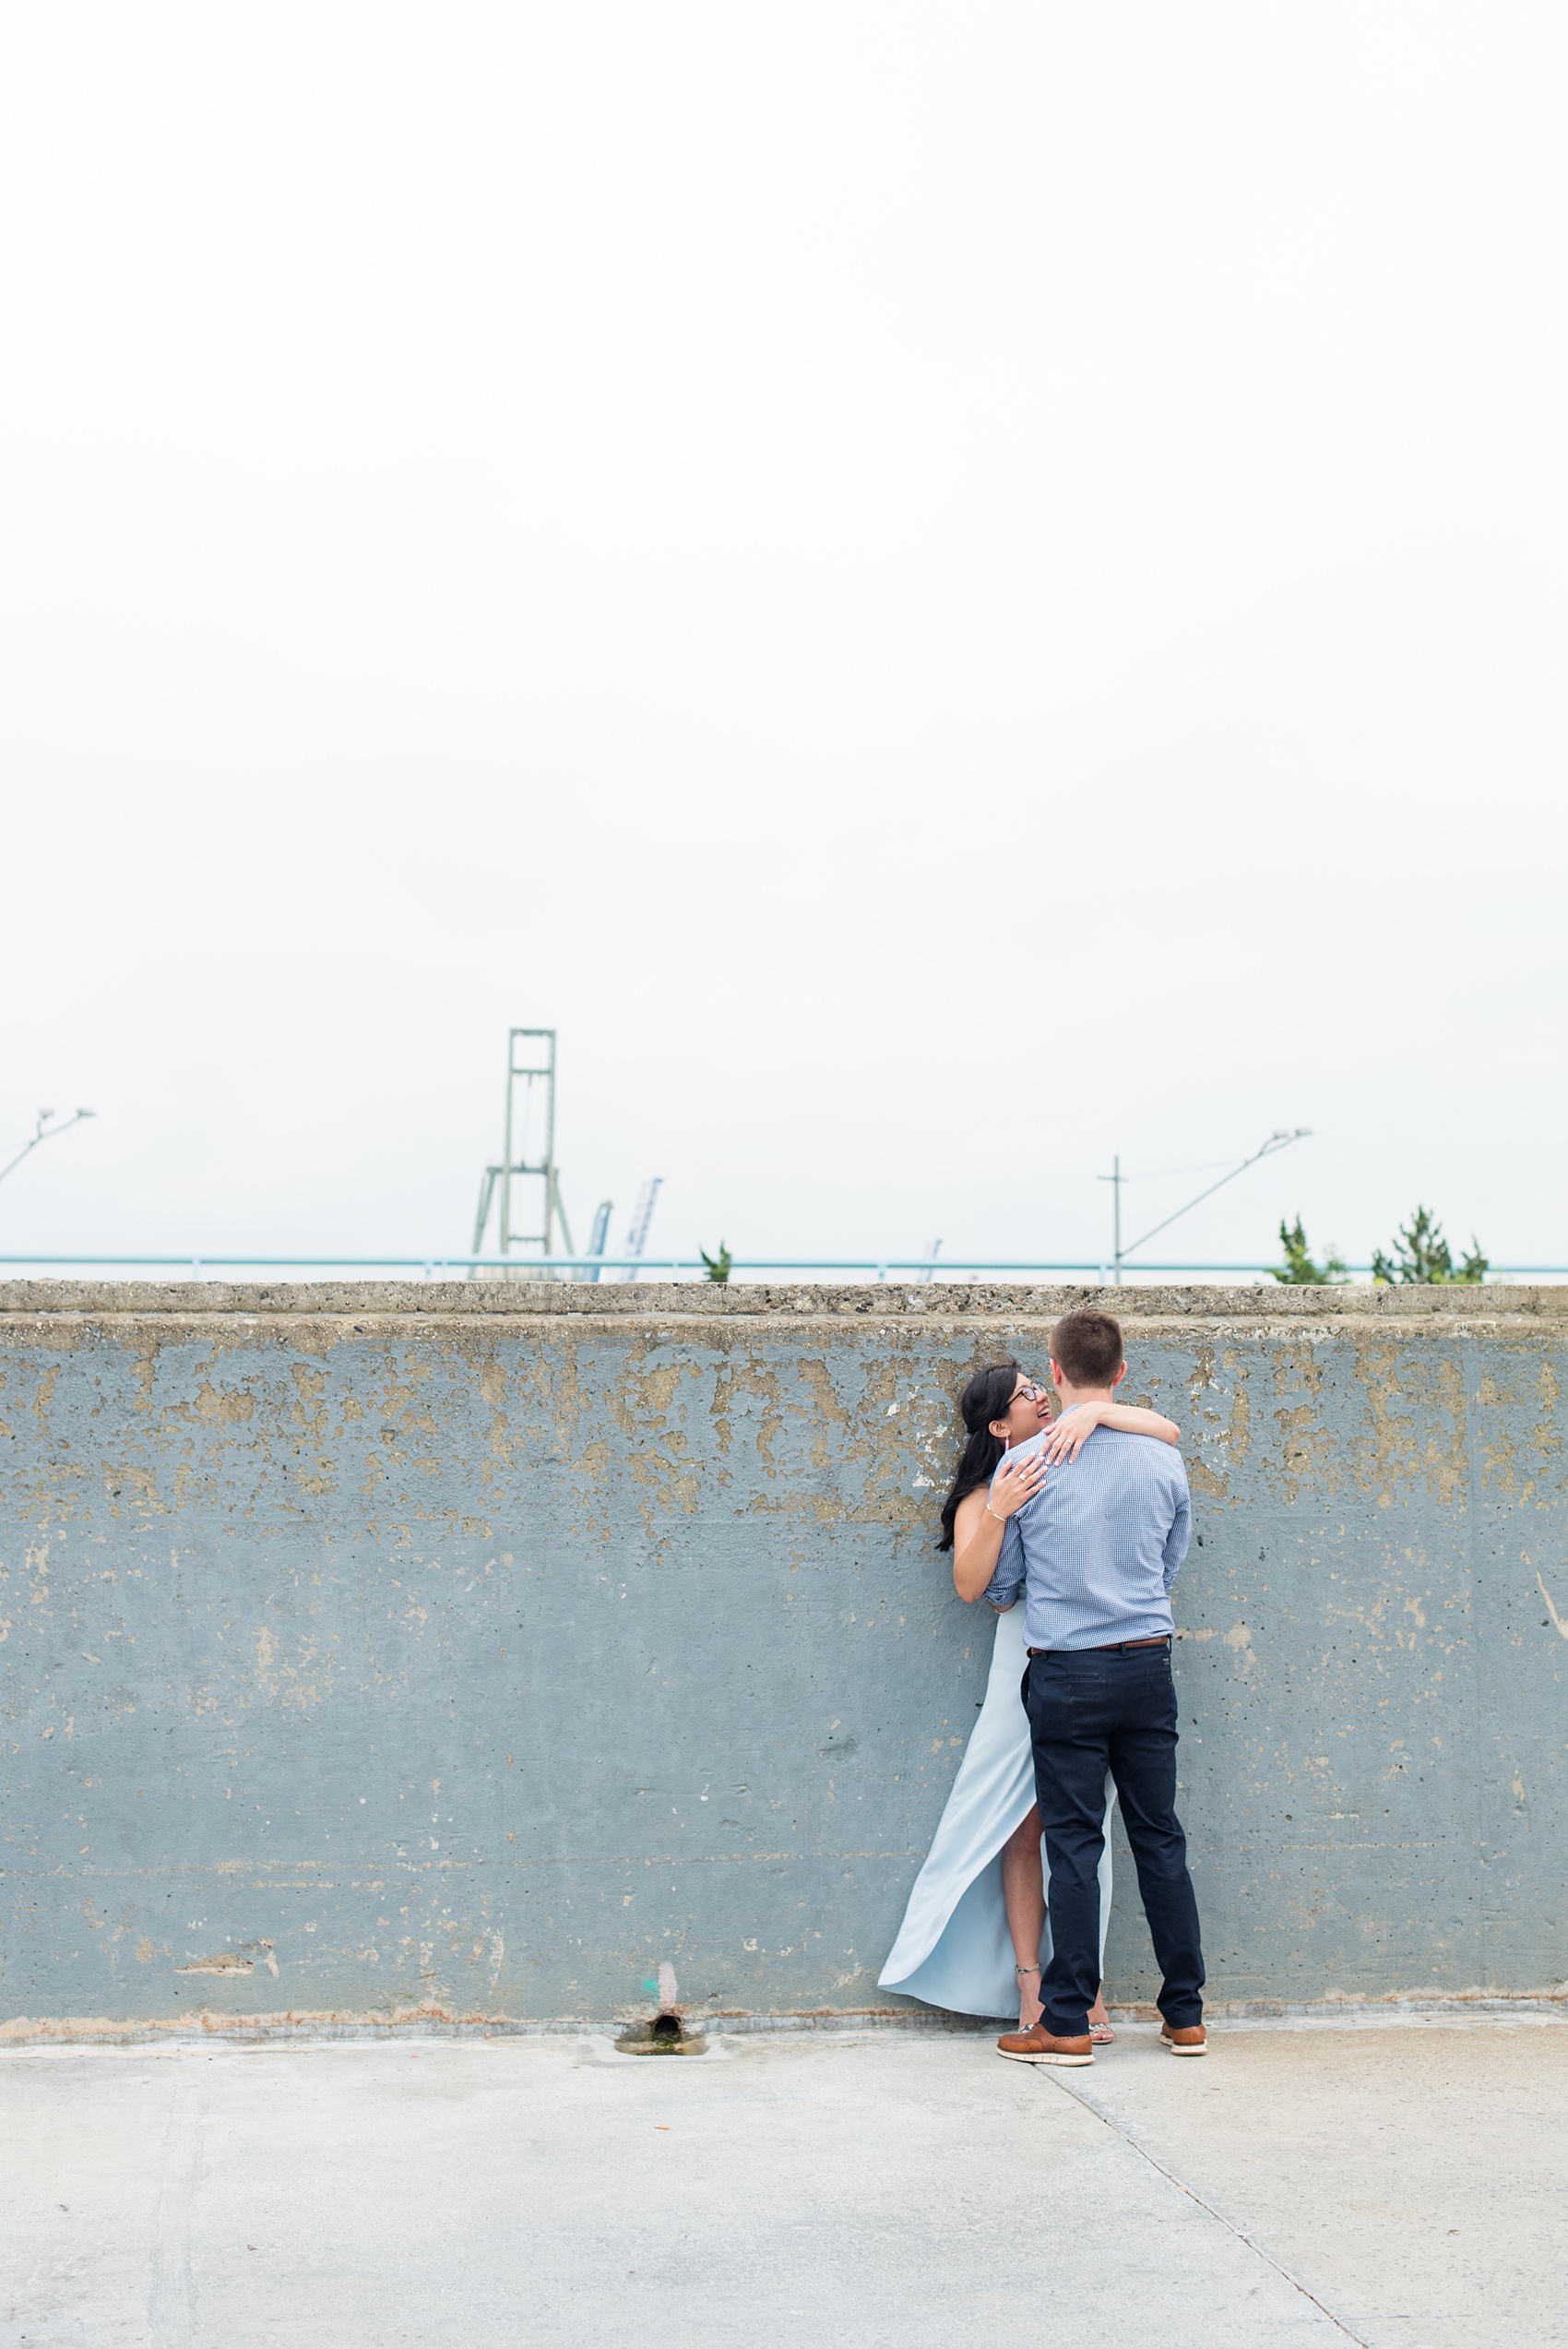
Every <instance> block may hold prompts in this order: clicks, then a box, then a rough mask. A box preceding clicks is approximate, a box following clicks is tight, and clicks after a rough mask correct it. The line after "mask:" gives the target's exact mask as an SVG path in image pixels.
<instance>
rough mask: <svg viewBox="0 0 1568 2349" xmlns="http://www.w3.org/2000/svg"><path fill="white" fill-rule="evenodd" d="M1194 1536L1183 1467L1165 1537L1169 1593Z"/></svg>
mask: <svg viewBox="0 0 1568 2349" xmlns="http://www.w3.org/2000/svg"><path fill="white" fill-rule="evenodd" d="M1177 1465H1178V1467H1180V1466H1181V1463H1180V1461H1178V1463H1177ZM1192 1538H1193V1496H1192V1493H1191V1491H1190V1490H1189V1488H1188V1485H1187V1472H1186V1470H1185V1469H1184V1468H1183V1469H1182V1492H1181V1497H1180V1498H1179V1499H1178V1501H1177V1504H1176V1514H1175V1516H1174V1517H1173V1518H1172V1519H1171V1520H1170V1532H1169V1533H1168V1534H1167V1535H1166V1537H1165V1588H1166V1591H1167V1593H1169V1592H1170V1585H1171V1584H1172V1582H1174V1581H1175V1580H1176V1572H1177V1568H1179V1567H1180V1565H1181V1563H1182V1559H1183V1558H1184V1557H1185V1556H1186V1555H1187V1544H1188V1543H1189V1542H1190V1541H1191V1540H1192ZM1002 1554H1003V1557H1005V1556H1006V1554H1007V1549H1006V1544H1005V1543H1004V1544H1003V1553H1002ZM1001 1565H1002V1559H1001V1558H998V1560H997V1568H998V1570H999V1571H1000V1568H1001Z"/></svg>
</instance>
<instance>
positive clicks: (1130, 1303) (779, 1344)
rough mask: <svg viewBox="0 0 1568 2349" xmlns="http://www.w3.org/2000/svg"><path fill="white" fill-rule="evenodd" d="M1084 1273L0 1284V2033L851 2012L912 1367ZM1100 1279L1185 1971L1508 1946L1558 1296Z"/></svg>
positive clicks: (915, 1584)
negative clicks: (1120, 1356)
mask: <svg viewBox="0 0 1568 2349" xmlns="http://www.w3.org/2000/svg"><path fill="white" fill-rule="evenodd" d="M1086 1294H1091V1293H1087V1292H1083V1291H1077V1290H1073V1291H1063V1290H1059V1291H1044V1290H1002V1289H981V1288H970V1289H963V1290H958V1289H954V1288H949V1287H945V1286H938V1285H936V1284H932V1285H931V1286H929V1287H924V1288H919V1287H917V1288H912V1289H908V1290H901V1289H896V1288H871V1289H845V1290H820V1289H818V1290H813V1289H802V1288H793V1289H768V1290H764V1289H742V1288H739V1287H735V1288H731V1289H728V1290H725V1289H722V1288H710V1289H706V1290H702V1289H694V1288H688V1287H683V1288H679V1289H660V1288H655V1287H652V1286H637V1287H632V1286H626V1287H621V1288H615V1287H610V1288H603V1287H588V1286H586V1285H565V1284H563V1285H551V1284H544V1283H537V1282H518V1283H514V1284H501V1283H495V1284H489V1283H486V1284H479V1283H473V1284H461V1283H458V1284H453V1285H451V1286H444V1287H434V1286H432V1287H426V1286H402V1287H388V1286H383V1285H374V1286H371V1285H365V1286H354V1287H339V1286H335V1285H331V1284H320V1285H317V1286H313V1287H310V1288H300V1289H290V1288H281V1287H276V1286H273V1287H267V1288H244V1287H239V1286H232V1287H231V1286H226V1285H220V1284H217V1283H213V1284H206V1283H203V1284H200V1285H197V1286H187V1287H171V1288H155V1287H152V1286H150V1285H148V1284H132V1283H125V1284H117V1285H115V1286H113V1287H111V1288H102V1287H89V1286H86V1285H77V1284H70V1283H44V1282H39V1283H17V1284H12V1285H11V1286H9V1287H5V1286H0V1684H3V1688H4V1711H3V1715H0V1753H3V1754H4V1757H5V1760H6V1811H5V1829H4V1844H3V1847H0V1852H3V1858H4V1880H3V1883H0V1919H3V1923H4V1932H3V1953H0V1955H3V1970H4V1980H3V1996H0V2017H4V2018H5V2019H6V2020H5V2026H4V2027H5V2028H6V2029H8V2030H9V2031H11V2032H12V2033H18V2034H25V2033H28V2032H30V2031H35V2030H38V2029H41V2028H42V2029H50V2028H56V2029H61V2028H69V2029H80V2028H85V2027H94V2026H99V2025H101V2026H102V2027H104V2028H111V2027H115V2026H121V2025H127V2024H137V2023H147V2022H158V2023H170V2024H180V2023H187V2024H188V2023H189V2021H192V2020H193V2019H195V2018H197V2017H201V2018H204V2019H206V2020H207V2021H208V2022H210V2023H212V2024H215V2025H216V2024H221V2023H222V2022H224V2021H226V2020H232V2019H235V2018H239V2017H250V2016H256V2015H275V2016H284V2015H294V2016H301V2015H310V2016H335V2017H365V2016H369V2015H383V2016H390V2015H396V2014H408V2013H414V2012H419V2011H423V2012H429V2013H441V2014H445V2015H455V2016H468V2017H493V2018H502V2017H505V2018H512V2019H528V2018H544V2017H564V2016H573V2015H583V2016H587V2015H593V2016H604V2015H607V2014H611V2013H624V2012H630V2011H636V2010H640V2009H643V2008H644V2007H645V2006H646V2003H647V1999H646V1994H645V1992H644V1989H643V1985H644V1983H645V1981H647V1980H651V1979H652V1978H653V1977H654V1976H655V1975H656V1973H657V1970H658V1967H659V1963H660V1962H661V1961H664V1962H670V1963H672V1964H673V1965H674V1967H675V1969H676V1972H677V1973H678V1975H679V1977H680V1981H681V1985H682V1992H683V1997H685V1998H688V1999H689V2000H690V2001H691V2002H692V2003H694V2004H696V2005H699V2006H700V2005H702V2004H705V2003H706V2004H707V2005H708V2006H710V2007H711V2008H713V2009H719V2010H744V2011H763V2012H766V2011H775V2010H786V2009H788V2010H795V2011H799V2010H802V2009H804V2010H813V2009H857V2008H864V2007H868V2006H885V2005H886V2004H888V2003H889V2001H888V2000H887V1999H886V1998H885V1996H884V1995H883V1994H880V1993H878V1992H877V1991H876V1989H875V1986H874V1985H875V1977H876V1973H877V1971H878V1968H879V1966H880V1964H881V1961H882V1958H883V1955H884V1953H885V1950H886V1947H887V1945H888V1943H889V1942H890V1940H891V1938H892V1936H893V1933H894V1931H895V1929H896V1927H897V1920H898V1917H899V1915H900V1914H901V1912H902V1907H903V1903H904V1900H905V1897H906V1895H907V1892H908V1890H909V1883H910V1880H911V1878H912V1877H913V1874H914V1872H915V1869H916V1868H917V1866H918V1865H919V1862H920V1859H921V1855H922V1854H923V1852H924V1850H925V1848H926V1845H927V1842H928V1841H929V1838H930V1835H931V1831H932V1826H933V1825H934V1822H935V1819H936V1818H937V1816H938V1814H939V1812H940V1809H941V1806H942V1804H943V1801H944V1797H945V1794H946V1790H947V1787H948V1785H949V1784H950V1783H951V1779H952V1774H953V1771H954V1770H955V1769H956V1764H957V1761H958V1759H959V1757H960V1755H961V1753H962V1750H963V1744H964V1739H965V1737H966V1736H967V1735H968V1727H969V1724H970V1723H971V1722H972V1720H973V1718H974V1711H975V1707H976V1703H977V1701H978V1699H979V1698H980V1694H981V1692H982V1690H983V1686H984V1675H985V1667H986V1662H987V1654H988V1649H989V1640H990V1622H989V1618H982V1617H981V1616H979V1615H977V1614H976V1613H974V1612H971V1611H969V1610H967V1609H965V1608H964V1607H962V1606H961V1605H960V1604H958V1602H957V1601H956V1598H955V1597H954V1596H953V1593H952V1590H951V1585H950V1581H949V1579H948V1574H947V1569H946V1566H945V1564H944V1561H943V1560H941V1559H940V1558H938V1557H937V1556H934V1554H933V1552H932V1548H931V1538H932V1526H933V1521H934V1515H935V1508H936V1504H937V1501H938V1499H939V1497H940V1489H941V1485H942V1482H943V1480H944V1474H945V1472H946V1468H947V1464H948V1461H949V1458H950V1454H951V1450H952V1442H953V1437H952V1419H953V1414H952V1408H951V1399H952V1397H953V1395H954V1393H955V1391H956V1388H957V1386H958V1385H959V1384H960V1383H961V1381H962V1379H963V1377H965V1376H966V1375H967V1373H968V1370H969V1368H970V1367H971V1366H972V1365H975V1364H976V1363H977V1362H979V1361H981V1360H985V1359H989V1358H991V1357H992V1355H993V1354H995V1353H999V1352H1004V1351H1007V1350H1009V1349H1011V1350H1015V1351H1016V1352H1017V1353H1019V1354H1020V1355H1021V1356H1022V1357H1023V1359H1025V1360H1026V1361H1027V1362H1029V1363H1032V1364H1038V1363H1039V1362H1040V1361H1041V1359H1042V1357H1043V1354H1044V1352H1045V1345H1044V1341H1045V1336H1046V1333H1047V1331H1048V1330H1049V1328H1050V1324H1051V1319H1052V1318H1054V1316H1055V1314H1056V1313H1057V1312H1059V1311H1060V1310H1061V1309H1062V1308H1063V1306H1065V1305H1067V1304H1069V1303H1075V1302H1080V1301H1081V1300H1082V1299H1083V1297H1084V1296H1085V1295H1086ZM1115 1303H1116V1305H1117V1306H1118V1307H1119V1309H1120V1310H1121V1311H1122V1313H1123V1318H1124V1319H1125V1321H1126V1323H1127V1328H1128V1336H1129V1341H1130V1352H1131V1359H1132V1365H1133V1371H1132V1377H1131V1380H1130V1386H1131V1388H1132V1389H1134V1390H1135V1391H1136V1393H1137V1394H1138V1395H1139V1396H1140V1397H1141V1398H1146V1399H1148V1400H1151V1401H1157V1402H1158V1403H1159V1404H1160V1406H1161V1407H1162V1408H1164V1409H1167V1410H1169V1411H1170V1412H1171V1413H1172V1415H1173V1416H1175V1417H1176V1418H1178V1419H1179V1420H1180V1421H1181V1422H1182V1425H1183V1427H1184V1429H1185V1430H1186V1431H1187V1442H1186V1445H1185V1449H1186V1453H1187V1457H1188V1460H1189V1463H1190V1466H1191V1472H1192V1478H1193V1485H1194V1497H1195V1501H1196V1511H1195V1525H1196V1532H1197V1534H1198V1536H1199V1544H1201V1545H1199V1544H1195V1545H1194V1550H1193V1553H1192V1556H1191V1558H1190V1560H1189V1562H1188V1565H1187V1567H1186V1568H1185V1570H1184V1572H1183V1575H1182V1580H1181V1582H1180V1584H1179V1586H1178V1592H1179V1604H1178V1621H1179V1624H1180V1627H1181V1628H1180V1631H1179V1634H1178V1652H1177V1668H1178V1675H1179V1679H1180V1684H1181V1696H1182V1713H1183V1719H1184V1728H1185V1737H1184V1743H1183V1746H1182V1781H1183V1788H1184V1791H1183V1795H1182V1804H1183V1808H1184V1814H1185V1817H1186V1820H1187V1824H1188V1828H1189V1831H1190V1834H1191V1837H1192V1842H1193V1847H1194V1869H1195V1874H1196V1879H1197V1883H1198V1887H1199V1895H1200V1899H1201V1901H1202V1903H1203V1909H1204V1916H1205V1926H1206V1945H1207V1952H1208V1959H1209V1968H1210V1976H1211V1987H1212V1990H1213V1992H1214V1995H1215V1996H1216V1997H1218V1998H1220V1999H1225V1998H1232V1999H1253V1998H1263V1999H1290V2000H1297V1999H1321V1998H1330V1997H1346V1996H1348V1997H1388V1996H1392V1995H1396V1994H1405V1995H1415V1994H1423V1993H1425V1994H1431V1993H1436V1994H1443V1993H1448V1994H1455V1993H1465V1992H1469V1991H1484V1992H1486V1993H1489V1994H1491V1995H1526V1994H1532V1993H1539V1992H1542V1991H1548V1992H1550V1991H1552V1990H1555V1989H1560V1988H1561V1987H1562V1983H1563V1977H1564V1975H1565V1974H1568V1963H1565V1961H1564V1957H1563V1932H1562V1926H1563V1906H1564V1899H1563V1884H1564V1878H1565V1875H1568V1866H1565V1862H1568V1848H1565V1844H1568V1836H1565V1830H1564V1824H1563V1803H1562V1795H1563V1769H1564V1731H1565V1723H1568V1711H1565V1708H1568V1680H1565V1675H1568V1649H1565V1647H1564V1640H1565V1639H1568V1556H1565V1544H1564V1539H1563V1487H1564V1473H1563V1458H1562V1420H1561V1409H1560V1399H1561V1394H1562V1384H1563V1381H1564V1378H1565V1377H1568V1367H1565V1361H1564V1357H1565V1355H1568V1311H1565V1308H1568V1295H1565V1294H1564V1293H1563V1292H1562V1291H1553V1290H1542V1291H1503V1290H1487V1291H1485V1292H1481V1293H1471V1294H1470V1295H1469V1296H1468V1297H1467V1298H1465V1299H1463V1300H1460V1299H1456V1297H1455V1292H1454V1291H1452V1290H1448V1291H1443V1290H1435V1291H1415V1292H1408V1291H1406V1292H1401V1291H1385V1292H1376V1293H1367V1292H1360V1293H1350V1294H1343V1293H1342V1294H1333V1293H1324V1292H1316V1293H1313V1292H1307V1291H1301V1292H1286V1291H1281V1292H1279V1293H1278V1294H1274V1293H1272V1292H1259V1291H1256V1290H1250V1291H1236V1292H1217V1291H1188V1292H1173V1291H1164V1290H1139V1291H1125V1290H1124V1291H1123V1292H1121V1293H1120V1294H1119V1295H1118V1297H1117V1298H1116V1300H1115ZM1456 1306H1458V1307H1459V1309H1458V1310H1455V1307H1456ZM1122 1881H1123V1899H1122V1902H1121V1903H1120V1905H1119V1908H1118V1912H1117V1916H1116V1920H1115V1923H1114V1925H1113V1927H1112V1938H1111V1952H1110V1958H1109V1965H1110V1972H1111V1985H1112V1993H1113V1995H1115V1996H1120V1997H1126V1998H1139V1997H1148V1996H1149V1995H1150V1992H1151V1989H1152V1983H1151V1979H1150V1974H1149V1967H1148V1958H1147V1950H1146V1939H1145V1936H1144V1932H1143V1926H1142V1921H1141V1917H1140V1916H1139V1914H1138V1911H1137V1906H1136V1902H1135V1900H1134V1899H1133V1898H1132V1878H1131V1871H1130V1868H1128V1869H1126V1870H1124V1871H1123V1878H1122ZM895 2003H897V2002H895Z"/></svg>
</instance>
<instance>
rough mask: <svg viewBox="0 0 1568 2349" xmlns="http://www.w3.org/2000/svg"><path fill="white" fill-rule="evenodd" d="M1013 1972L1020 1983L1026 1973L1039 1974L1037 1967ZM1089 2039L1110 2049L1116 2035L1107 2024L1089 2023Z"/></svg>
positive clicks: (1024, 1967) (1018, 1969)
mask: <svg viewBox="0 0 1568 2349" xmlns="http://www.w3.org/2000/svg"><path fill="white" fill-rule="evenodd" d="M1013 1971H1014V1973H1016V1975H1017V1977H1018V1979H1019V1981H1020V1982H1021V1981H1022V1980H1023V1978H1024V1976H1025V1974H1026V1973H1039V1966H1020V1965H1016V1966H1015V1967H1014V1968H1013ZM1089 2037H1090V2038H1091V2039H1092V2040H1093V2042H1094V2044H1095V2045H1096V2046H1097V2047H1111V2046H1114V2045H1115V2044H1116V2033H1114V2032H1113V2031H1112V2030H1111V2025H1110V2024H1109V2023H1108V2022H1091V2023H1090V2025H1089Z"/></svg>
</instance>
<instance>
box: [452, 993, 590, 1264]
mask: <svg viewBox="0 0 1568 2349" xmlns="http://www.w3.org/2000/svg"><path fill="white" fill-rule="evenodd" d="M519 1085H521V1086H522V1087H523V1088H524V1092H523V1097H522V1100H521V1102H520V1103H519V1101H518V1099H517V1088H518V1086H519ZM535 1085H538V1086H540V1088H541V1091H542V1107H543V1123H544V1131H543V1136H542V1139H541V1141H540V1144H538V1145H536V1147H537V1149H538V1151H539V1154H538V1155H537V1156H536V1157H534V1158H531V1159H530V1158H529V1155H528V1151H529V1139H530V1133H531V1132H532V1131H533V1130H536V1121H535V1120H534V1119H533V1117H532V1116H531V1115H530V1112H531V1111H532V1110H533V1108H534V1107H535V1096H534V1090H533V1089H534V1087H535ZM527 1184H537V1185H538V1186H539V1188H538V1190H537V1191H536V1192H534V1193H533V1198H535V1200H536V1201H537V1206H536V1207H535V1209H534V1210H532V1211H533V1212H535V1213H537V1215H538V1217H539V1228H538V1230H536V1231H529V1230H526V1229H521V1230H520V1229H519V1228H518V1225H517V1222H514V1216H515V1215H516V1216H519V1217H521V1218H523V1219H524V1220H525V1221H526V1220H527V1219H528V1217H529V1212H530V1210H529V1209H528V1208H526V1207H524V1206H523V1204H522V1200H523V1198H524V1197H525V1196H526V1194H525V1192H524V1186H525V1185H527ZM514 1186H516V1190H517V1199H516V1201H514V1196H513V1194H514ZM497 1194H499V1202H500V1205H499V1216H498V1222H499V1227H500V1228H499V1230H498V1232H497V1234H496V1237H497V1241H498V1243H499V1245H498V1246H497V1249H496V1254H497V1255H498V1256H510V1255H511V1253H512V1250H513V1249H514V1247H524V1248H531V1247H537V1248H538V1249H539V1250H540V1253H541V1254H542V1255H544V1256H545V1257H552V1256H553V1255H554V1254H555V1227H556V1225H557V1224H559V1225H560V1227H561V1237H562V1240H563V1241H564V1244H565V1245H564V1254H565V1255H567V1256H570V1255H572V1254H573V1252H574V1251H573V1247H572V1234H571V1228H570V1226H569V1225H568V1223H567V1222H566V1210H565V1209H564V1207H563V1206H562V1204H561V1178H560V1172H559V1169H558V1168H557V1166H556V1163H555V1031H554V1029H553V1028H509V1029H508V1030H507V1031H506V1120H505V1132H504V1135H503V1139H502V1145H501V1163H500V1165H499V1166H487V1167H486V1168H485V1170H484V1180H483V1181H482V1183H481V1185H480V1192H479V1212H478V1214H477V1215H476V1216H475V1218H474V1245H473V1251H472V1252H473V1254H474V1255H475V1256H478V1255H479V1254H480V1253H481V1249H482V1248H483V1246H484V1231H485V1225H486V1224H487V1223H488V1222H489V1221H490V1210H491V1207H492V1205H493V1203H494V1202H495V1200H496V1198H497Z"/></svg>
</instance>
